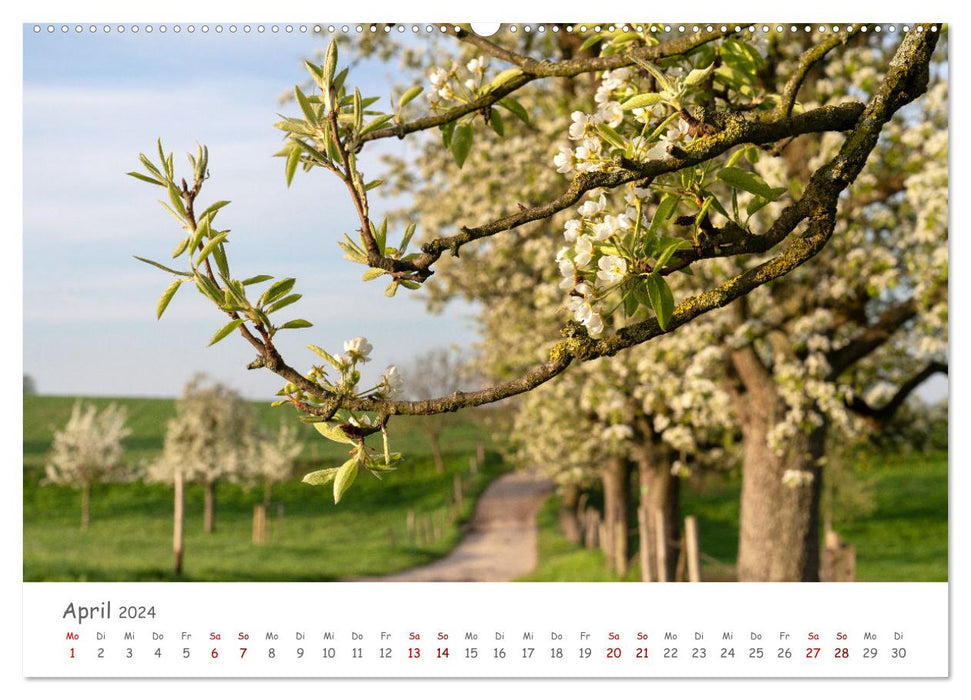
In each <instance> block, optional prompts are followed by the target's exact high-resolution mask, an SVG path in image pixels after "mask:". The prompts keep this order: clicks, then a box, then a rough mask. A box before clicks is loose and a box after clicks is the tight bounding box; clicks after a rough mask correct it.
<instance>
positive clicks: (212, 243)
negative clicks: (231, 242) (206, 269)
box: [196, 231, 229, 265]
mask: <svg viewBox="0 0 971 700" xmlns="http://www.w3.org/2000/svg"><path fill="white" fill-rule="evenodd" d="M228 235H229V233H228V232H226V231H224V232H223V233H220V234H219V235H218V236H213V237H212V238H210V239H209V242H208V243H206V245H205V246H204V247H203V249H202V250H201V251H200V252H199V255H197V256H196V265H201V264H202V261H203V260H205V259H206V258H208V257H209V254H210V253H212V251H213V250H214V249H215V248H216V246H217V245H219V244H220V243H222V242H223V241H225V240H226V236H228Z"/></svg>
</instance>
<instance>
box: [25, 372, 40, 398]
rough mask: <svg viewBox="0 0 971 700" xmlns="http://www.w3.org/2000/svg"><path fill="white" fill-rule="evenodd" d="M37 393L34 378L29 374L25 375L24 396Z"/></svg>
mask: <svg viewBox="0 0 971 700" xmlns="http://www.w3.org/2000/svg"><path fill="white" fill-rule="evenodd" d="M36 393H37V383H36V382H35V381H34V378H33V377H31V376H30V375H29V374H25V375H24V396H30V395H32V394H36Z"/></svg>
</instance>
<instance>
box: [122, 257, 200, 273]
mask: <svg viewBox="0 0 971 700" xmlns="http://www.w3.org/2000/svg"><path fill="white" fill-rule="evenodd" d="M132 257H134V258H135V260H141V261H142V262H143V263H148V264H149V265H153V266H155V267H157V268H158V269H159V270H165V271H166V272H170V273H171V274H173V275H179V276H181V277H192V273H191V272H186V271H185V270H173V269H172V268H171V267H165V265H163V264H162V263H157V262H155V261H154V260H149V259H148V258H141V257H139V256H137V255H134V256H132Z"/></svg>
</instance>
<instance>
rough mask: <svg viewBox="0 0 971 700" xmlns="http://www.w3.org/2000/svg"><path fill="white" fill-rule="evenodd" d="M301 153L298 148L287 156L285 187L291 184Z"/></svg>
mask: <svg viewBox="0 0 971 700" xmlns="http://www.w3.org/2000/svg"><path fill="white" fill-rule="evenodd" d="M302 152H303V151H301V150H300V148H294V149H293V150H291V151H290V153H289V154H288V155H287V165H286V176H287V187H289V186H290V183H292V182H293V174H294V173H295V172H297V166H298V165H299V164H300V154H301V153H302Z"/></svg>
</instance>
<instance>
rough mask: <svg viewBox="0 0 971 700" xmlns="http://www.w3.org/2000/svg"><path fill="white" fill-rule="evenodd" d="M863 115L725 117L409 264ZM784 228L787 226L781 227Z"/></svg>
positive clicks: (423, 263) (849, 111) (753, 242)
mask: <svg viewBox="0 0 971 700" xmlns="http://www.w3.org/2000/svg"><path fill="white" fill-rule="evenodd" d="M863 109H864V106H863V105H862V104H860V103H858V102H847V103H844V104H841V105H837V106H829V107H820V108H818V109H814V110H812V111H809V112H806V113H804V114H799V115H796V116H795V117H784V118H780V119H772V120H762V119H750V118H747V117H746V116H744V115H740V114H732V115H729V116H727V117H726V120H725V121H726V123H725V128H724V129H723V130H722V131H719V132H718V133H716V134H712V135H710V136H703V137H701V138H698V139H696V140H695V141H693V142H692V143H691V144H689V145H687V146H685V147H684V148H683V149H681V150H680V152H679V153H678V154H677V155H670V156H668V157H667V158H661V159H657V160H651V161H644V162H637V161H625V162H623V164H622V166H620V167H618V168H617V169H615V170H611V171H609V172H594V173H581V174H579V175H577V176H576V177H575V178H574V179H573V181H572V182H571V183H570V186H569V187H568V188H567V190H566V192H564V193H563V194H562V195H560V196H559V197H557V198H556V199H554V200H552V201H550V202H547V203H546V204H543V205H539V206H535V207H529V208H527V209H524V210H522V211H519V212H516V213H515V214H511V215H509V216H505V217H502V218H501V219H497V220H495V221H492V222H490V223H488V224H484V225H482V226H475V227H468V226H464V227H462V230H461V233H458V234H455V235H452V236H443V237H441V238H435V239H433V240H430V241H428V242H427V243H425V244H424V245H423V246H422V251H423V252H424V255H422V256H420V257H419V258H417V259H416V260H414V261H413V262H414V265H415V267H416V268H417V269H423V270H427V269H428V268H429V267H430V266H431V265H432V264H434V263H435V261H437V260H438V258H440V257H441V256H442V254H443V253H444V252H445V251H448V250H451V251H453V252H454V251H457V250H458V249H459V248H460V247H461V246H463V245H465V244H466V243H469V242H471V241H476V240H479V239H482V238H486V237H489V236H493V235H495V234H497V233H501V232H503V231H509V230H511V229H514V228H516V227H518V226H522V225H523V224H526V223H529V222H532V221H538V220H540V219H546V218H549V217H550V216H553V215H554V214H556V213H557V212H560V211H563V210H564V209H566V208H567V207H570V206H573V205H574V204H576V203H577V202H578V201H580V199H581V198H582V197H583V195H585V194H586V193H588V192H590V191H591V190H595V189H598V188H601V187H604V188H613V187H618V186H620V185H623V184H626V183H628V182H635V181H637V180H645V179H650V178H654V177H657V176H659V175H664V174H666V173H673V172H676V171H678V170H681V169H683V168H687V167H690V166H693V165H697V164H698V163H702V162H704V161H706V160H710V159H712V158H716V157H718V156H720V155H722V154H723V153H725V152H727V151H728V150H730V149H732V148H734V147H736V146H740V145H743V144H765V143H771V142H774V141H777V140H779V139H781V138H784V137H786V136H795V135H800V134H808V133H819V132H824V131H844V130H847V129H850V128H852V127H853V125H854V124H856V122H857V120H858V119H859V117H860V115H861V114H862V113H863ZM790 215H791V216H795V215H799V219H800V220H801V219H802V218H805V216H806V213H805V212H804V211H801V212H791V213H790ZM796 223H798V222H796ZM785 225H788V224H787V223H786V224H783V226H785ZM794 225H795V223H793V226H794ZM791 230H792V227H790V228H788V230H786V233H788V231H791ZM784 235H785V234H783V235H782V236H780V235H779V234H778V231H769V232H767V233H766V234H764V235H763V236H751V237H750V240H747V241H746V242H745V243H744V245H743V244H736V245H738V246H741V247H736V248H733V247H731V246H729V245H721V246H719V245H715V244H712V245H709V246H707V247H705V248H703V249H701V248H699V249H697V250H695V251H685V252H683V253H681V254H679V255H677V256H675V262H674V263H672V265H680V267H684V266H685V265H687V264H689V263H691V262H694V261H696V260H701V259H703V258H711V257H718V256H722V255H734V254H736V253H738V252H764V251H766V250H768V249H769V248H771V247H772V246H773V245H775V244H776V243H778V242H779V241H780V240H782V238H783V237H784ZM680 267H679V268H678V269H680ZM671 271H673V270H671Z"/></svg>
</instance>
